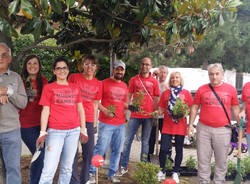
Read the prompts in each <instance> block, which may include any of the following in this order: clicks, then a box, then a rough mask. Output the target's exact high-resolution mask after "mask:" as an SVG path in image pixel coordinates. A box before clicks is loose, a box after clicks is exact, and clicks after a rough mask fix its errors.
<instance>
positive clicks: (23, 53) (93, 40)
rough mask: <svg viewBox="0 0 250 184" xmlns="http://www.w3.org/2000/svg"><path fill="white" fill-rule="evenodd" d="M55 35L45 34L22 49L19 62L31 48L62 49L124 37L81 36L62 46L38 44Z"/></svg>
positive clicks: (18, 57)
mask: <svg viewBox="0 0 250 184" xmlns="http://www.w3.org/2000/svg"><path fill="white" fill-rule="evenodd" d="M53 37H54V36H45V37H43V38H41V39H39V40H37V41H36V42H34V43H32V44H31V45H30V46H29V47H26V48H24V49H22V50H21V52H20V53H19V54H18V56H17V62H19V61H20V60H21V58H22V57H23V56H24V55H25V53H26V52H27V51H29V50H31V49H48V50H60V49H65V48H67V47H70V46H72V45H74V44H78V43H83V42H87V41H90V42H106V43H111V42H115V41H119V40H121V39H123V38H122V37H117V38H115V39H97V38H81V39H79V40H75V41H72V42H69V43H67V44H64V45H61V46H47V45H38V44H39V43H41V42H42V41H44V40H46V39H49V38H53Z"/></svg>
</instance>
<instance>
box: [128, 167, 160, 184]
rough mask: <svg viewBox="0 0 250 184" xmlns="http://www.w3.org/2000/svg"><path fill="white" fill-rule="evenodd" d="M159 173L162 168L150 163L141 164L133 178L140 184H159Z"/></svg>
mask: <svg viewBox="0 0 250 184" xmlns="http://www.w3.org/2000/svg"><path fill="white" fill-rule="evenodd" d="M159 171H160V167H159V166H158V165H155V164H152V163H150V162H139V163H138V164H137V165H136V171H135V174H134V175H133V176H132V177H133V179H134V180H135V181H136V183H138V184H158V183H159V182H158V178H157V173H158V172H159Z"/></svg>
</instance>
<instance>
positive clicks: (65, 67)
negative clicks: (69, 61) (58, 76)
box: [55, 66, 68, 71]
mask: <svg viewBox="0 0 250 184" xmlns="http://www.w3.org/2000/svg"><path fill="white" fill-rule="evenodd" d="M55 70H56V71H59V70H63V71H66V70H68V67H67V66H64V67H56V68H55Z"/></svg>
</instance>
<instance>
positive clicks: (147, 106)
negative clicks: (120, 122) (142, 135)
mask: <svg viewBox="0 0 250 184" xmlns="http://www.w3.org/2000/svg"><path fill="white" fill-rule="evenodd" d="M139 77H140V79H141V81H142V83H143V85H144V87H145V88H146V90H147V91H148V93H149V94H150V96H151V97H150V96H149V95H148V93H147V92H146V91H145V89H144V87H143V85H142V83H141V81H140V79H139ZM139 91H142V92H143V94H144V99H143V100H142V103H141V111H144V113H139V112H132V113H131V117H132V118H152V116H151V115H150V114H149V113H151V112H153V111H154V102H153V99H154V97H155V96H157V97H158V96H160V90H159V84H158V81H157V80H156V79H155V78H154V77H153V76H152V75H151V74H150V75H149V77H147V78H143V77H142V76H141V75H136V76H134V77H132V78H131V79H130V80H129V93H131V94H132V95H133V98H135V97H136V92H139Z"/></svg>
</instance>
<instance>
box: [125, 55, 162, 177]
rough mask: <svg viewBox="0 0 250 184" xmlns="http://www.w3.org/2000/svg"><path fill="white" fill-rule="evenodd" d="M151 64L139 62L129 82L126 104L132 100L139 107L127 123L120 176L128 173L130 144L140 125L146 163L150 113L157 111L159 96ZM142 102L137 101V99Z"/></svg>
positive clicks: (143, 158)
mask: <svg viewBox="0 0 250 184" xmlns="http://www.w3.org/2000/svg"><path fill="white" fill-rule="evenodd" d="M151 68H152V63H151V59H150V58H143V59H142V61H141V68H140V73H139V74H138V75H136V76H134V77H132V78H131V79H130V80H129V92H128V101H127V102H128V103H130V101H131V99H133V104H135V103H137V104H139V105H140V111H139V112H132V113H131V117H130V120H129V122H128V128H127V131H126V138H125V142H124V148H123V152H122V157H121V171H120V175H123V174H125V173H127V172H128V169H127V168H128V162H129V155H130V149H131V144H132V142H133V139H134V135H135V134H136V132H137V130H138V128H139V126H140V125H142V136H141V137H142V141H141V142H142V146H141V160H143V161H148V151H149V137H150V133H151V129H152V126H153V118H152V116H151V114H150V113H152V112H154V110H156V109H157V104H158V100H159V96H160V90H159V84H158V81H157V80H156V79H155V78H154V77H153V76H152V75H151V73H150V69H151ZM138 98H139V99H141V98H142V100H141V101H140V100H137V99H138Z"/></svg>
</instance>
